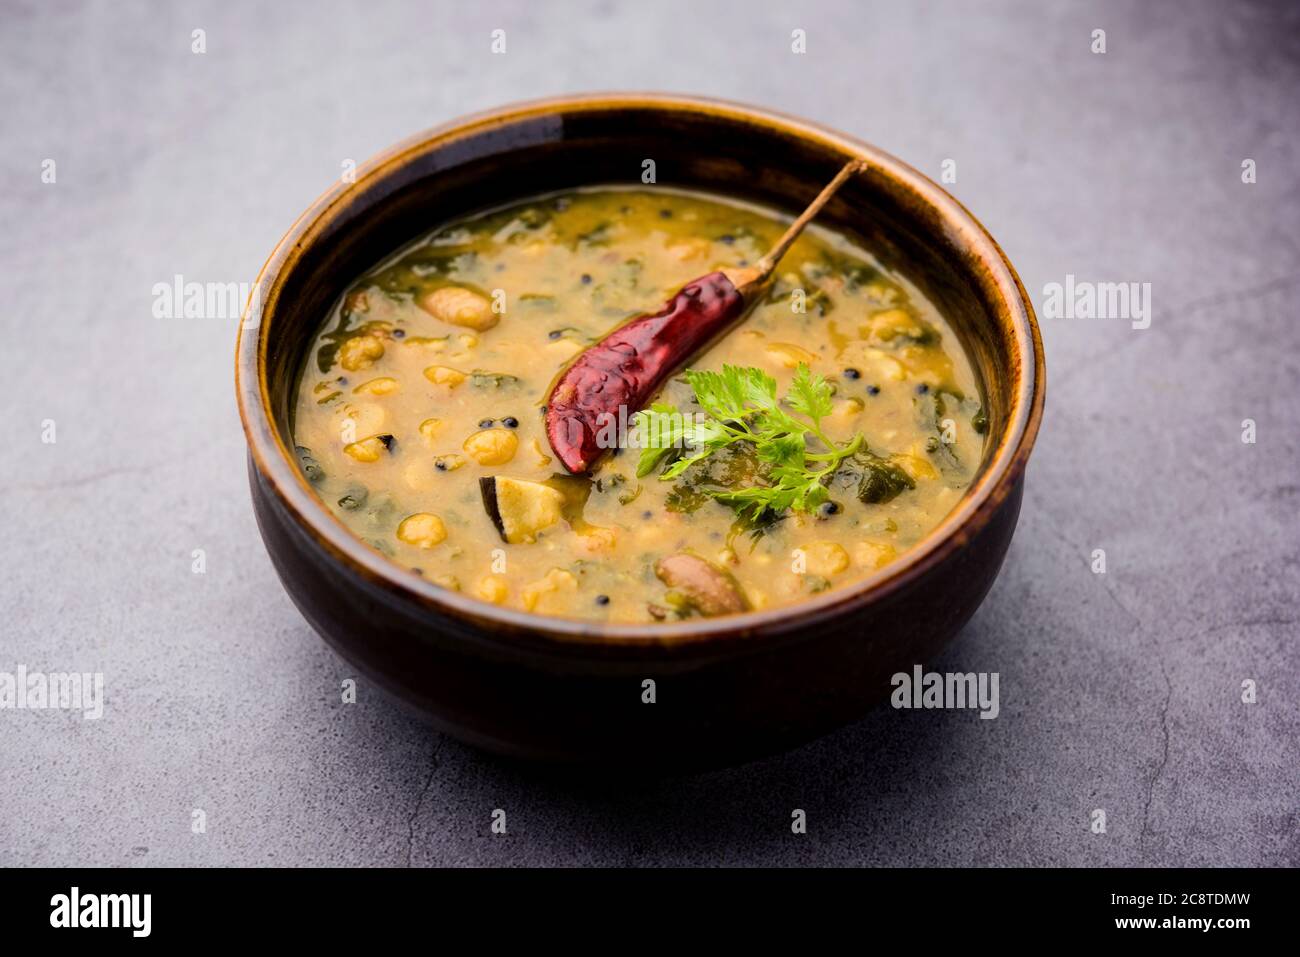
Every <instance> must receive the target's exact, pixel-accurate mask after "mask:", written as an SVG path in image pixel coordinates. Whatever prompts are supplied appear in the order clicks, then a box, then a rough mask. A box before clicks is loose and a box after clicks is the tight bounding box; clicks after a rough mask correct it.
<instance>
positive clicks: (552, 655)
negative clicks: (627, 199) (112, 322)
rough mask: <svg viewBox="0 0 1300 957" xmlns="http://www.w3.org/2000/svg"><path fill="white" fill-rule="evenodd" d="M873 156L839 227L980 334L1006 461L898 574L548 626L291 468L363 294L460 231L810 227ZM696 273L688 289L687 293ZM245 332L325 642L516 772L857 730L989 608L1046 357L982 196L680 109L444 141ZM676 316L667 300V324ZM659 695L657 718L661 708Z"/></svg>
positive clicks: (254, 481) (558, 110)
mask: <svg viewBox="0 0 1300 957" xmlns="http://www.w3.org/2000/svg"><path fill="white" fill-rule="evenodd" d="M851 157H862V158H865V159H867V160H869V161H870V164H871V166H870V170H869V172H867V173H864V174H862V175H859V176H856V177H855V178H853V179H852V180H850V181H849V182H848V183H847V184H846V185H845V186H844V187H843V189H842V190H841V191H840V193H839V194H838V196H837V197H836V199H835V200H834V202H833V203H832V204H831V205H830V206H829V207H828V208H827V209H826V210H825V212H824V213H823V214H822V216H821V217H820V218H819V220H818V221H819V222H821V223H824V224H826V225H829V226H833V227H836V228H839V229H841V230H844V231H846V232H849V233H853V234H856V235H857V236H858V237H860V238H861V239H862V240H864V241H865V242H866V243H867V244H868V246H869V247H870V248H871V249H872V250H873V251H875V252H876V253H877V255H878V256H879V257H880V258H881V259H882V261H883V262H884V263H885V264H886V265H888V266H895V267H899V268H901V269H902V270H903V271H904V272H905V274H906V275H907V276H908V277H909V278H910V279H911V280H912V281H913V282H915V283H916V284H917V285H919V286H920V287H921V288H922V290H923V291H924V292H925V293H926V294H927V295H928V296H929V297H930V298H931V299H932V300H933V301H934V302H935V303H936V305H938V306H939V308H940V309H942V310H943V311H944V312H945V314H946V315H947V317H948V318H949V320H950V321H951V322H952V323H953V324H954V326H955V328H956V330H957V332H958V334H959V336H960V337H961V338H962V340H963V342H964V345H965V347H966V349H967V351H968V352H969V353H970V355H971V357H972V359H973V360H974V365H975V367H976V370H977V372H978V374H979V376H980V378H981V380H982V385H983V387H984V390H985V395H986V399H987V401H986V408H987V411H988V413H989V432H988V440H989V441H988V442H987V447H986V450H985V454H984V459H983V462H982V464H981V468H980V472H979V475H978V476H977V478H976V480H975V481H974V483H973V484H972V485H971V487H970V489H969V490H968V491H967V493H966V495H965V497H964V498H963V499H962V501H961V502H960V504H959V505H958V507H957V508H956V509H955V510H954V511H953V512H952V514H951V515H949V516H948V517H947V518H946V519H945V520H944V521H943V522H942V523H941V524H940V525H939V527H938V528H936V529H935V530H934V531H933V532H932V533H930V535H929V536H927V537H926V538H925V539H924V540H923V541H922V542H921V543H919V544H918V545H917V546H916V547H914V548H913V549H911V550H910V551H909V552H907V553H906V554H904V555H903V556H901V557H900V558H899V559H898V560H897V561H896V562H894V563H893V564H891V565H889V566H887V567H886V568H885V569H883V570H882V571H881V572H879V573H878V574H876V575H875V576H873V577H871V578H869V579H867V580H865V581H863V582H861V583H859V584H856V585H853V586H849V587H845V588H840V589H836V590H833V591H829V592H826V593H823V594H821V595H818V596H814V597H812V598H810V599H809V600H807V601H805V602H803V603H802V604H797V605H791V606H788V607H783V608H774V609H769V610H765V611H758V612H749V613H746V614H742V615H735V616H730V617H723V618H715V619H699V620H690V621H686V622H681V623H678V624H649V625H604V624H600V623H596V622H590V621H578V620H568V619H558V618H547V617H543V616H540V615H533V614H528V613H525V612H521V611H515V610H512V609H508V608H499V607H496V606H493V605H489V604H486V603H483V602H480V601H477V600H475V599H473V598H470V597H468V596H466V595H461V594H458V593H454V592H449V591H445V590H442V589H440V588H438V587H436V586H434V585H432V584H429V583H428V582H426V581H424V580H423V579H421V578H419V577H418V576H416V575H413V574H411V573H410V572H407V571H405V570H403V569H402V568H400V567H399V566H397V565H395V564H393V563H391V562H389V561H388V560H387V559H386V558H384V557H383V556H382V555H380V554H379V553H378V552H375V551H373V550H371V549H370V548H368V547H367V546H366V545H364V544H362V543H361V541H360V540H358V539H356V538H354V537H353V536H352V535H351V534H350V533H349V532H348V531H347V530H346V529H345V528H344V527H343V525H342V524H340V523H339V522H338V521H337V520H336V519H335V518H334V517H333V516H332V515H331V514H330V513H329V511H328V510H327V509H326V508H325V506H324V504H323V503H322V502H321V501H320V500H319V499H318V498H317V497H316V495H315V494H314V493H313V492H312V490H311V487H310V486H309V485H308V484H307V482H306V481H305V480H304V478H303V477H302V475H301V474H300V472H299V470H298V467H297V465H296V464H295V461H294V456H293V455H292V454H291V451H292V447H293V440H292V438H291V434H290V409H291V407H292V401H291V397H292V395H293V389H294V385H295V378H296V373H297V371H298V369H299V367H300V365H301V363H302V360H303V358H304V356H305V353H306V350H307V347H308V343H309V341H310V339H311V336H312V333H313V331H314V330H315V328H316V327H317V324H318V323H319V322H320V321H321V319H322V317H323V316H324V315H325V313H326V311H327V310H328V309H329V308H330V306H331V305H332V303H333V302H334V300H335V299H336V298H337V297H338V296H339V295H340V294H341V293H342V291H343V289H344V287H345V285H346V284H347V283H349V282H350V281H351V280H352V279H354V278H355V277H356V276H357V275H359V274H361V273H362V272H363V271H365V270H367V269H369V268H370V267H371V266H373V265H374V264H375V263H376V262H377V261H379V260H380V259H381V258H382V257H384V256H385V255H387V254H388V253H390V252H391V251H392V250H394V249H396V248H397V247H398V246H400V245H401V244H403V243H405V242H407V241H409V240H411V239H413V238H414V237H416V236H417V235H419V234H421V233H424V232H426V231H427V230H429V229H430V228H432V227H433V226H435V225H436V224H438V223H440V222H442V221H444V220H447V219H450V218H453V217H458V216H462V215H464V214H466V213H469V212H472V211H475V210H478V209H481V208H485V207H489V206H497V205H500V204H502V203H503V202H506V201H509V200H513V199H518V198H523V197H526V196H529V195H532V194H536V193H541V192H546V191H550V190H556V189H561V188H565V187H572V186H578V185H583V184H596V183H614V182H625V183H634V182H635V183H639V182H640V176H641V170H642V161H643V160H645V159H653V160H655V162H656V165H657V181H658V183H659V184H661V185H672V186H686V187H696V188H701V189H705V190H710V191H714V192H717V193H721V194H725V195H730V196H739V197H742V198H746V199H750V200H755V201H758V202H761V203H764V204H767V205H769V206H772V207H776V208H778V209H783V210H786V211H787V212H790V213H792V214H793V213H796V212H798V211H799V210H800V209H802V207H803V206H804V205H805V203H806V202H807V201H808V200H809V199H810V198H811V197H812V196H813V195H815V193H816V192H817V190H818V189H819V187H820V186H821V185H822V184H824V183H825V182H826V181H828V180H829V179H830V178H831V177H832V176H833V175H834V174H835V172H836V171H837V170H838V169H839V168H840V166H841V165H843V163H844V162H845V161H846V160H847V159H849V158H851ZM686 278H689V277H683V279H686ZM259 288H260V291H261V294H260V301H258V300H257V299H255V300H254V302H253V303H252V304H251V305H250V309H249V312H248V314H247V315H246V316H245V321H244V323H243V328H242V330H241V334H240V338H239V345H238V355H237V365H236V389H237V392H238V399H239V410H240V414H241V415H242V417H243V422H244V431H245V433H246V435H247V440H248V447H249V478H250V483H251V485H252V493H253V505H254V508H255V509H256V513H257V520H258V525H259V527H260V529H261V532H262V537H263V539H264V540H265V542H266V546H267V549H268V551H269V552H270V554H271V559H272V561H273V562H274V564H275V568H276V570H277V571H278V572H279V575H280V578H281V580H282V581H283V583H284V586H285V588H287V589H288V591H289V594H290V596H292V598H293V600H294V602H295V603H296V604H297V605H298V608H299V609H300V610H301V611H302V613H303V615H304V616H306V618H307V620H308V621H309V622H310V623H311V624H312V626H313V627H314V628H315V629H316V630H317V631H318V632H320V634H321V635H322V636H323V637H324V638H325V640H326V641H328V642H329V643H330V644H331V645H332V646H333V647H334V648H335V649H336V650H337V651H338V652H339V654H341V655H342V656H343V657H344V658H346V659H347V660H348V661H349V662H351V663H352V664H353V665H354V666H355V667H356V668H357V669H358V670H359V671H360V672H362V673H364V674H366V675H368V676H369V677H370V678H371V679H373V680H374V681H376V682H378V683H379V684H380V685H382V686H384V687H386V688H388V689H390V690H392V691H393V692H396V693H397V694H398V695H399V696H401V697H402V698H405V699H406V700H408V701H410V702H413V703H414V704H416V705H417V706H418V707H420V708H421V709H423V710H424V711H426V712H427V713H428V714H429V715H430V716H432V718H433V720H434V722H435V723H436V725H437V727H439V728H440V729H442V730H445V731H446V732H447V733H449V734H452V735H454V736H456V737H457V738H460V739H462V740H464V741H467V742H469V743H471V744H474V745H478V746H481V747H483V748H487V749H489V750H492V751H497V752H502V753H507V754H511V755H519V756H527V757H532V758H541V759H552V760H566V761H581V762H602V763H619V764H628V765H639V766H646V767H665V766H667V767H681V766H704V765H715V764H722V763H730V762H736V761H739V760H743V759H746V758H749V757H754V756H758V755H761V754H763V753H767V752H771V751H774V750H778V749H781V748H785V747H789V746H792V745H794V744H797V743H800V742H802V741H806V740H808V739H809V738H812V737H814V736H816V735H818V734H820V733H823V732H825V731H828V730H830V729H832V728H835V727H836V726H839V725H842V724H844V723H846V722H849V721H852V720H854V719H855V718H858V717H859V716H861V715H862V714H864V713H865V712H866V711H867V709H869V708H870V707H872V706H873V705H874V704H876V703H877V702H879V701H880V700H881V699H882V698H883V697H884V696H885V695H886V694H887V693H888V691H889V688H890V685H889V678H890V676H891V675H892V674H894V673H896V672H898V671H910V669H911V668H912V666H913V665H914V664H918V663H924V662H925V661H926V660H927V659H929V658H931V657H932V656H933V655H935V653H936V652H938V651H939V649H940V648H941V647H942V646H943V645H944V644H945V643H946V642H947V641H948V640H949V639H950V638H952V637H953V635H954V634H956V632H957V631H958V629H960V628H961V626H962V625H963V624H964V623H965V622H966V621H967V620H968V619H969V618H970V616H971V615H972V614H973V613H974V611H975V609H976V608H977V607H978V606H979V604H980V602H981V601H982V600H983V598H984V595H985V594H986V593H987V591H988V589H989V586H990V585H991V584H992V582H993V579H994V577H995V576H996V575H997V573H998V569H999V568H1000V566H1001V564H1002V559H1003V556H1004V555H1005V554H1006V550H1007V546H1008V544H1009V543H1010V541H1011V535H1012V532H1013V531H1014V529H1015V525H1016V518H1017V516H1018V514H1019V511H1020V499H1021V483H1022V481H1023V476H1024V470H1025V463H1026V461H1027V460H1028V458H1029V452H1030V449H1031V448H1032V447H1033V444H1034V437H1035V434H1036V433H1037V431H1038V425H1039V421H1040V419H1041V417H1042V409H1043V385H1044V380H1043V352H1042V343H1041V340H1040V339H1039V334H1038V328H1037V324H1036V322H1035V320H1034V314H1033V309H1032V306H1031V305H1030V303H1029V300H1028V298H1027V297H1026V295H1025V291H1024V289H1023V288H1022V287H1021V285H1020V282H1019V280H1018V279H1017V277H1016V273H1015V271H1014V270H1013V269H1012V268H1011V264H1010V263H1009V262H1007V260H1006V258H1005V257H1004V256H1003V254H1002V251H1001V250H1000V249H999V248H998V246H997V244H996V243H995V242H994V241H993V239H992V238H991V237H990V236H989V235H988V233H986V232H985V231H984V229H983V228H982V227H981V226H980V224H979V223H978V222H977V221H976V220H975V218H974V217H972V216H971V215H970V213H968V212H967V211H966V210H965V209H964V208H963V207H962V206H961V204H959V203H958V202H957V201H956V200H954V199H953V198H952V197H951V196H949V195H948V194H947V193H945V192H944V191H943V190H941V189H940V188H939V187H938V186H936V185H935V184H934V183H932V182H931V181H930V180H929V179H927V178H925V177H924V176H922V175H921V174H920V173H918V172H916V170H914V169H912V168H911V167H909V166H906V165H905V164H903V163H901V162H899V161H898V160H896V159H894V158H893V157H892V156H889V155H887V154H885V153H882V152H880V151H879V150H877V149H875V148H874V147H871V146H868V145H867V144H865V143H862V142H859V141H857V140H854V139H851V138H849V137H847V136H844V135H842V134H839V133H836V132H834V131H832V130H828V129H825V128H822V127H819V126H815V125H813V124H811V123H807V122H804V121H802V120H798V119H794V118H791V117H788V116H782V115H779V114H774V113H770V112H767V111H764V110H758V109H755V108H752V107H747V106H740V105H737V104H732V103H723V102H718V101H715V100H703V99H696V98H686V97H678V96H660V95H649V94H609V95H592V96H579V97H571V98H564V99H554V100H544V101H539V102H533V103H525V104H521V105H516V106H508V107H504V108H502V109H499V110H495V111H492V112H490V113H483V114H479V115H477V116H472V117H469V118H467V119H463V120H460V121H458V122H456V123H453V124H451V125H448V126H442V127H439V128H437V129H434V130H431V131H429V132H427V133H422V134H420V135H418V136H416V137H414V138H413V139H410V140H407V141H406V142H404V143H401V144H400V145H398V146H396V147H394V148H393V149H390V150H388V151H387V152H385V153H384V154H382V155H381V156H379V157H378V158H376V159H374V160H373V161H371V162H369V163H368V164H366V165H365V166H363V167H362V168H361V169H360V170H359V171H358V173H357V177H356V182H355V183H352V184H347V183H341V184H339V185H338V186H336V187H334V188H333V189H331V190H330V191H329V192H328V193H326V194H325V195H324V196H322V197H321V198H320V199H319V200H317V201H316V203H315V204H313V205H312V207H311V208H310V209H309V210H307V212H306V213H304V214H303V215H302V217H301V218H299V220H298V221H297V223H295V224H294V225H293V227H292V228H291V229H290V230H289V232H288V234H287V235H286V236H285V237H284V239H282V240H281V241H280V244H279V246H277V247H276V249H275V252H274V253H272V255H271V258H270V259H269V260H268V262H267V264H266V266H265V268H264V269H263V270H262V274H261V276H260V278H259ZM654 305H656V304H655V303H646V306H647V307H651V306H654ZM647 679H653V680H654V682H655V683H656V684H655V697H656V702H655V703H653V704H647V703H643V700H642V699H643V688H644V687H645V686H644V685H643V682H645V681H646V680H647Z"/></svg>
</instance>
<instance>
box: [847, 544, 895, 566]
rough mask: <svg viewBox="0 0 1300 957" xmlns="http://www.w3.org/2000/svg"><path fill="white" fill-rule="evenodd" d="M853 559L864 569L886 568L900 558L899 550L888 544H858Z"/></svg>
mask: <svg viewBox="0 0 1300 957" xmlns="http://www.w3.org/2000/svg"><path fill="white" fill-rule="evenodd" d="M853 557H854V558H855V559H856V560H857V563H858V564H859V565H861V566H862V567H863V568H884V567H885V566H886V565H888V564H889V563H890V562H892V561H893V560H894V559H895V558H897V557H898V549H896V548H894V546H893V545H891V544H889V543H888V542H858V543H857V544H856V545H855V546H853Z"/></svg>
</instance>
